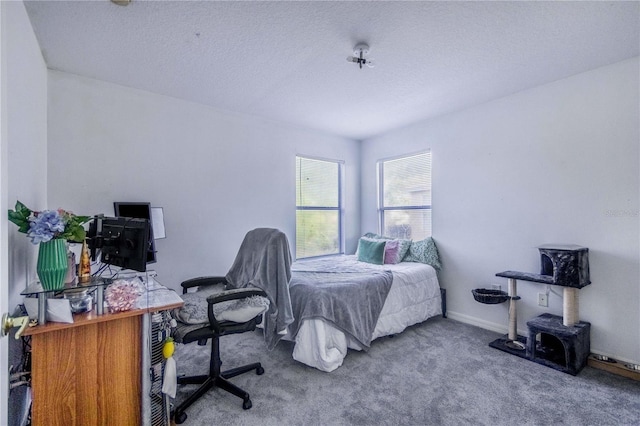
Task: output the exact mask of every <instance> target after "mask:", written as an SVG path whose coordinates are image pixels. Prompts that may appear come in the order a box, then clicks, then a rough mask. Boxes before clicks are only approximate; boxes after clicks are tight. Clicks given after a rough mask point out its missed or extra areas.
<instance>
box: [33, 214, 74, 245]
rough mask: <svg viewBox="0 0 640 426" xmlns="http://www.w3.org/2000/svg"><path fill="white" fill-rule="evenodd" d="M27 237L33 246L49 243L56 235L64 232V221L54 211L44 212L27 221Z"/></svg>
mask: <svg viewBox="0 0 640 426" xmlns="http://www.w3.org/2000/svg"><path fill="white" fill-rule="evenodd" d="M29 222H30V223H29V231H27V236H28V237H29V238H30V239H31V242H32V243H33V244H38V243H46V242H47V241H51V240H52V239H53V238H54V237H55V236H56V234H59V233H62V232H64V227H65V221H64V220H63V219H62V217H61V216H60V214H59V213H58V212H57V211H55V210H44V211H42V212H40V213H38V214H37V215H36V216H35V218H33V219H30V220H29Z"/></svg>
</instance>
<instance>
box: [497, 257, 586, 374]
mask: <svg viewBox="0 0 640 426" xmlns="http://www.w3.org/2000/svg"><path fill="white" fill-rule="evenodd" d="M538 249H539V250H540V261H541V263H542V270H541V272H540V274H532V273H528V272H518V271H505V272H500V273H498V274H496V276H499V277H504V278H508V279H509V296H510V299H511V301H510V305H509V334H508V335H507V338H506V339H505V338H501V339H497V340H496V341H494V342H491V343H489V346H491V347H494V348H496V349H500V350H503V351H506V352H509V353H512V354H514V355H518V356H521V357H526V358H528V359H530V360H531V361H534V362H537V363H539V364H543V365H546V366H548V367H552V368H555V369H557V370H560V371H563V372H565V373H569V374H573V375H575V374H578V372H579V371H580V370H581V369H582V368H583V367H584V366H585V365H586V361H587V357H588V356H589V350H590V336H589V334H590V329H591V324H590V323H588V322H584V321H580V315H579V303H578V290H579V289H581V288H582V287H585V286H587V285H589V284H591V281H590V280H589V257H588V256H589V249H588V248H586V247H580V246H577V245H566V244H548V245H544V246H541V247H538ZM516 280H524V281H530V282H537V283H542V284H547V285H559V286H561V287H563V302H562V317H559V316H557V315H552V314H548V313H545V314H542V315H540V316H538V317H536V318H534V319H532V320H530V321H528V322H527V327H528V331H529V336H528V338H527V339H522V338H520V337H518V335H517V319H516V314H517V311H516V306H515V301H516V300H517V299H519V297H517V296H516V297H514V296H515V295H516V285H517V284H516ZM523 341H525V342H526V349H527V351H526V354H524V353H523V352H522V349H523V348H524V345H522V342H523Z"/></svg>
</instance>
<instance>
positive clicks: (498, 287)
mask: <svg viewBox="0 0 640 426" xmlns="http://www.w3.org/2000/svg"><path fill="white" fill-rule="evenodd" d="M491 289H492V290H502V286H501V285H500V284H491Z"/></svg>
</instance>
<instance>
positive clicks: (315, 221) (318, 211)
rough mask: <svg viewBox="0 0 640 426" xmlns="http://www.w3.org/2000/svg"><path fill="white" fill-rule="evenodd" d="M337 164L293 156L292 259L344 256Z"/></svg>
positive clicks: (341, 165) (340, 167)
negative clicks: (293, 215)
mask: <svg viewBox="0 0 640 426" xmlns="http://www.w3.org/2000/svg"><path fill="white" fill-rule="evenodd" d="M342 167H343V164H342V163H341V162H339V161H325V160H315V159H312V158H305V157H296V258H297V259H300V258H303V257H312V256H323V255H328V254H340V253H344V249H343V238H342V216H343V212H342Z"/></svg>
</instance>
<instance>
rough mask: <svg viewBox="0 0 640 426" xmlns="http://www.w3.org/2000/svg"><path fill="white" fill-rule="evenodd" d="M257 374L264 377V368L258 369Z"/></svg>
mask: <svg viewBox="0 0 640 426" xmlns="http://www.w3.org/2000/svg"><path fill="white" fill-rule="evenodd" d="M256 374H257V375H258V376H262V375H263V374H264V368H262V367H258V368H256Z"/></svg>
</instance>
